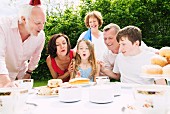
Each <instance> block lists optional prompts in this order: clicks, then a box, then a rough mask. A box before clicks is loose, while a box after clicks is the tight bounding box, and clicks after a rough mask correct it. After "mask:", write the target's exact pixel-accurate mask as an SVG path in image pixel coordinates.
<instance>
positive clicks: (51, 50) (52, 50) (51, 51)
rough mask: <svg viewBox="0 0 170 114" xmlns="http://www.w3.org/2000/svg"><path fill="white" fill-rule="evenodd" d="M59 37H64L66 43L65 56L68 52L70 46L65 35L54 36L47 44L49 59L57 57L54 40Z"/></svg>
mask: <svg viewBox="0 0 170 114" xmlns="http://www.w3.org/2000/svg"><path fill="white" fill-rule="evenodd" d="M59 37H64V38H65V39H66V42H67V54H68V53H69V52H70V49H71V45H70V40H69V38H68V36H67V35H64V34H54V35H53V36H52V37H51V39H50V40H49V42H48V49H47V51H48V54H50V56H51V57H53V58H55V57H56V56H57V46H56V39H58V38H59ZM67 54H66V55H67Z"/></svg>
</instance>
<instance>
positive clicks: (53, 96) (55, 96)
mask: <svg viewBox="0 0 170 114" xmlns="http://www.w3.org/2000/svg"><path fill="white" fill-rule="evenodd" d="M36 96H38V97H58V94H56V95H40V94H36Z"/></svg>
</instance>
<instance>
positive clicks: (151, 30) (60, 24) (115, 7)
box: [32, 0, 170, 80]
mask: <svg viewBox="0 0 170 114" xmlns="http://www.w3.org/2000/svg"><path fill="white" fill-rule="evenodd" d="M81 1H82V4H81V5H80V6H79V7H78V8H76V10H75V9H74V8H73V7H67V8H66V10H65V11H64V12H62V11H61V10H60V9H58V8H56V9H57V10H58V12H57V13H54V12H51V13H48V14H47V23H46V25H45V33H46V44H45V47H44V50H43V52H42V57H41V60H40V62H39V66H38V68H37V69H36V70H35V71H34V73H33V76H32V77H33V78H34V79H35V80H46V79H50V78H51V75H50V72H49V70H48V68H47V65H46V62H45V60H46V57H47V56H48V54H47V52H46V47H47V43H48V41H49V38H50V36H51V35H53V34H56V33H64V34H66V35H68V37H69V38H70V41H71V45H72V47H74V46H75V45H76V41H77V39H78V37H79V35H80V34H81V33H82V32H83V31H85V30H87V28H86V27H85V25H84V17H85V15H86V13H87V12H89V11H92V10H97V11H100V12H101V13H102V15H103V20H104V24H103V26H102V27H101V28H100V29H102V28H103V27H104V26H105V25H107V24H109V23H116V24H118V25H119V26H120V27H121V28H122V27H125V26H127V25H135V26H137V27H139V28H140V29H141V30H142V33H143V41H144V42H145V43H146V44H147V45H148V46H152V47H155V48H158V49H160V48H161V47H163V46H170V1H169V0H96V1H95V2H94V1H93V0H81Z"/></svg>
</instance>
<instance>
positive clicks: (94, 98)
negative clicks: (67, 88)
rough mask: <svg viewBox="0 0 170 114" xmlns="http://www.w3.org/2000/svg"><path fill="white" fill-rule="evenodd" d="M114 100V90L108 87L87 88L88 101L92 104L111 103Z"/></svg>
mask: <svg viewBox="0 0 170 114" xmlns="http://www.w3.org/2000/svg"><path fill="white" fill-rule="evenodd" d="M113 99H114V90H113V89H112V87H111V86H109V85H96V86H91V87H90V88H89V101H90V102H92V103H98V104H104V103H111V102H112V101H113Z"/></svg>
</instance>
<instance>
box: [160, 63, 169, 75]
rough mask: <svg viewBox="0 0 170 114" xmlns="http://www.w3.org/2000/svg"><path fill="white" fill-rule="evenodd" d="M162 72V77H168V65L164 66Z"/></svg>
mask: <svg viewBox="0 0 170 114" xmlns="http://www.w3.org/2000/svg"><path fill="white" fill-rule="evenodd" d="M162 70H163V75H168V76H170V64H169V65H166V66H164V67H163V68H162Z"/></svg>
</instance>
